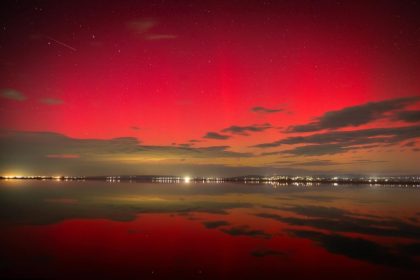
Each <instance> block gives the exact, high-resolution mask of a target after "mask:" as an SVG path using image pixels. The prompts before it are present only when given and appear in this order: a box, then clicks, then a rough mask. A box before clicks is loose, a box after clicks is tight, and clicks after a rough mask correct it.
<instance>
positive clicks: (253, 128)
mask: <svg viewBox="0 0 420 280" xmlns="http://www.w3.org/2000/svg"><path fill="white" fill-rule="evenodd" d="M269 128H272V126H271V124H269V123H263V124H253V125H247V126H238V125H232V126H230V127H227V128H225V129H222V132H226V133H232V134H239V135H245V136H247V135H249V134H248V132H262V131H264V130H267V129H269Z"/></svg>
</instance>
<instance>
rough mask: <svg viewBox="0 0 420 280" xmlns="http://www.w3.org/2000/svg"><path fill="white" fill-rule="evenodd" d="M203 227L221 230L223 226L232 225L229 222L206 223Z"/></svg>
mask: <svg viewBox="0 0 420 280" xmlns="http://www.w3.org/2000/svg"><path fill="white" fill-rule="evenodd" d="M203 225H204V226H205V227H206V228H209V229H213V228H219V227H222V226H228V225H230V224H229V222H227V221H206V222H203Z"/></svg>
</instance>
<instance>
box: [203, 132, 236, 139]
mask: <svg viewBox="0 0 420 280" xmlns="http://www.w3.org/2000/svg"><path fill="white" fill-rule="evenodd" d="M203 138H206V139H217V140H226V139H229V138H230V136H229V135H224V134H220V133H217V132H212V131H210V132H207V133H206V135H204V136H203Z"/></svg>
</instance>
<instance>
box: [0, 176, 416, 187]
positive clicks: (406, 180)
mask: <svg viewBox="0 0 420 280" xmlns="http://www.w3.org/2000/svg"><path fill="white" fill-rule="evenodd" d="M0 180H41V181H42V180H43V181H47V180H48V181H50V180H53V181H106V182H151V183H185V182H186V183H189V182H196V183H223V182H236V183H250V184H259V183H263V184H287V185H289V184H291V185H292V184H295V183H299V184H300V183H302V184H307V185H310V184H337V185H338V184H340V185H343V184H352V185H407V186H414V185H417V186H420V176H419V177H418V176H407V177H368V178H347V177H345V178H340V177H332V178H325V177H311V176H305V177H300V176H290V177H288V176H278V178H277V177H276V176H273V177H257V176H243V177H229V178H215V177H209V178H205V177H194V178H188V179H186V178H184V177H176V176H86V177H79V176H0Z"/></svg>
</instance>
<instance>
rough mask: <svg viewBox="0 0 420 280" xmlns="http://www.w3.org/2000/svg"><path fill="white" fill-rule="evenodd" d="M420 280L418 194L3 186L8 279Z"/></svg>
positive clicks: (1, 223)
mask: <svg viewBox="0 0 420 280" xmlns="http://www.w3.org/2000/svg"><path fill="white" fill-rule="evenodd" d="M419 276H420V189H419V188H415V187H409V188H401V187H392V186H385V187H380V186H376V187H375V186H349V185H343V186H333V185H319V186H280V185H279V186H273V185H262V184H261V185H257V184H231V183H222V184H202V183H188V184H187V183H180V184H158V183H106V182H94V181H89V182H81V181H79V182H62V181H61V182H55V181H2V182H0V278H18V279H410V278H413V279H420V278H419Z"/></svg>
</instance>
